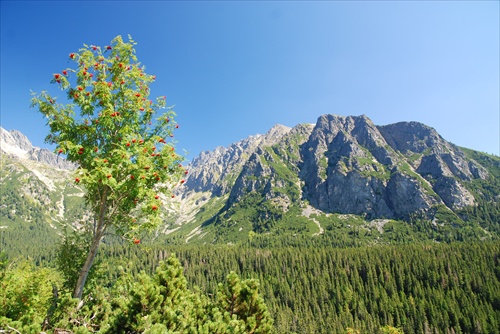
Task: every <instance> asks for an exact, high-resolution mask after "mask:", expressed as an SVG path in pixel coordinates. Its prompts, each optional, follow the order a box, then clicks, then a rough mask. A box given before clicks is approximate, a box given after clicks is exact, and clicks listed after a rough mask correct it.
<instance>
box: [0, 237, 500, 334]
mask: <svg viewBox="0 0 500 334" xmlns="http://www.w3.org/2000/svg"><path fill="white" fill-rule="evenodd" d="M68 240H69V238H68ZM259 243H260V241H259V236H257V237H256V238H254V239H253V240H252V241H248V242H247V243H244V244H240V245H234V246H228V245H224V246H223V245H216V246H213V245H212V246H189V245H184V246H183V245H179V246H168V245H165V244H158V243H156V244H155V243H149V244H148V243H141V244H138V245H129V244H123V243H120V242H113V241H112V240H108V242H107V243H105V244H104V246H103V248H102V250H101V252H100V254H99V257H98V260H97V264H96V266H95V269H94V270H93V273H92V275H91V279H90V283H89V285H88V287H87V290H86V294H85V295H86V296H87V297H86V298H84V300H83V301H84V303H83V307H81V306H80V307H78V305H76V304H75V301H73V300H72V299H71V298H70V297H69V295H68V294H67V289H66V287H65V283H69V284H70V283H71V282H70V279H71V277H72V274H71V267H74V266H70V265H69V266H66V269H65V266H64V263H66V264H68V263H69V262H72V261H79V259H78V258H75V254H78V252H77V251H78V250H77V249H75V248H71V247H72V246H71V244H62V245H60V246H59V247H62V248H64V249H66V250H67V252H64V251H60V250H61V248H60V249H59V251H58V250H57V249H52V250H51V251H49V252H47V254H46V255H45V256H43V258H38V260H37V261H33V259H32V258H30V257H28V256H27V257H26V258H27V259H28V260H21V259H20V258H17V259H16V260H10V259H9V258H8V257H7V256H5V253H4V255H3V257H2V272H1V280H2V290H1V292H0V303H1V305H2V308H1V311H0V325H1V326H2V329H4V330H7V332H9V331H8V329H9V328H16V330H20V329H22V330H21V332H23V333H24V332H26V333H38V332H39V331H41V330H42V329H43V330H49V329H51V328H58V326H59V327H60V328H64V329H70V328H73V329H74V330H75V333H86V332H87V333H88V332H103V333H114V332H122V333H141V332H150V333H156V332H158V333H161V332H166V331H165V328H167V329H169V330H171V332H179V333H198V332H199V333H203V332H206V333H252V332H255V333H268V332H276V333H348V332H351V333H387V332H390V331H391V330H392V331H393V332H396V333H397V332H400V333H499V328H500V244H499V243H498V242H474V243H466V242H464V243H449V244H440V243H413V244H394V245H375V246H370V245H365V246H360V247H351V248H338V247H336V248H333V247H321V248H320V247H314V246H307V245H304V246H303V247H284V246H279V245H277V246H273V245H267V246H266V247H259ZM73 247H77V246H73ZM75 251H76V252H75ZM30 260H31V261H30ZM68 261H69V262H68ZM80 261H81V260H80ZM33 262H36V263H37V264H38V266H34V264H33ZM68 268H69V269H68ZM162 282H163V283H162ZM162 284H164V285H163V286H164V287H163V288H162ZM68 291H69V290H68ZM230 291H232V292H230ZM234 291H238V293H239V294H238V298H239V299H238V298H235V299H234V301H238V302H236V304H238V303H239V305H240V306H239V307H235V305H236V304H235V303H233V304H232V306H231V305H229V304H227V303H226V304H224V301H226V302H227V301H228V300H229V299H230V298H227V296H228V295H231V297H236V295H237V294H236V293H234ZM65 293H66V294H65ZM162 294H163V295H162ZM159 295H162V296H161V297H159ZM224 296H226V298H224ZM239 308H245V309H246V310H247V311H246V314H247V316H243V315H241V316H239V315H237V314H238V313H237V312H236V313H235V312H232V311H231V310H233V311H234V310H235V309H239ZM166 310H168V312H170V313H169V314H171V317H170V318H169V319H170V320H169V322H167V323H161V322H158V323H156V322H155V319H159V318H158V314H159V313H161V314H165V312H167V311H166ZM168 312H167V313H168ZM201 314H202V315H203V316H202V315H201ZM233 314H236V315H233ZM155 317H156V318H155ZM232 317H234V318H232ZM249 318H251V319H250V320H249ZM148 321H149V322H148ZM259 321H261V323H260V326H257V325H256V323H258V322H259ZM153 325H154V326H153ZM16 326H17V327H16ZM162 326H165V327H162ZM252 328H260V331H259V330H257V331H253V330H252ZM146 329H148V330H149V331H147V330H146ZM120 330H121V331H120ZM155 330H157V331H155ZM11 332H12V333H14V332H15V331H14V330H12V331H11ZM167 332H168V331H167Z"/></svg>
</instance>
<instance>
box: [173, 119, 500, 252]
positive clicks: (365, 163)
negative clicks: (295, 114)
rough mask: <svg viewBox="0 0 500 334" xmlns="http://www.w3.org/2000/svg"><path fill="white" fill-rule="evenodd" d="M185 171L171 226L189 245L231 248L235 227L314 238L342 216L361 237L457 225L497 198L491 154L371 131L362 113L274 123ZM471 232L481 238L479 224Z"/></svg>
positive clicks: (415, 134) (429, 134) (413, 132)
mask: <svg viewBox="0 0 500 334" xmlns="http://www.w3.org/2000/svg"><path fill="white" fill-rule="evenodd" d="M466 152H467V153H466ZM474 155H475V157H476V160H475V159H474V158H473V156H474ZM479 157H481V159H479ZM486 161H489V162H487V163H485V162H486ZM188 168H189V170H190V176H189V178H188V179H187V181H186V187H185V189H184V190H183V191H182V193H179V195H181V196H183V200H184V202H183V205H182V208H183V210H184V212H185V213H189V214H184V215H182V214H181V215H180V216H179V219H178V221H177V223H178V226H181V224H183V225H186V223H192V224H188V225H191V226H192V227H191V229H190V230H186V229H185V230H184V231H185V236H186V239H188V240H189V241H190V242H191V241H194V240H197V239H198V240H203V242H213V240H219V241H220V239H221V238H222V239H224V241H227V242H231V238H237V239H238V238H239V237H238V236H237V235H238V234H240V235H243V236H244V237H245V236H246V234H245V233H242V232H245V231H246V232H247V233H248V232H249V231H253V232H265V233H268V234H271V235H272V234H273V233H278V234H283V233H285V232H284V231H287V230H288V231H289V232H293V234H296V231H307V233H310V234H311V235H314V234H316V235H317V234H319V233H320V232H321V233H324V231H325V227H327V226H329V227H330V229H331V230H332V231H333V232H335V229H334V228H333V227H332V226H335V224H336V223H334V221H336V220H338V219H339V217H342V215H350V216H349V217H351V218H352V219H353V221H357V219H361V223H360V226H361V227H362V228H365V229H369V230H370V231H371V230H373V228H375V226H376V227H377V230H378V231H382V232H383V229H381V228H380V225H381V224H382V225H385V224H386V223H387V222H394V221H399V222H406V225H408V224H407V223H408V222H410V223H412V224H415V223H416V222H417V221H418V222H422V221H426V222H431V223H432V224H431V225H430V227H429V229H436V230H438V229H439V228H437V227H439V226H441V227H443V226H455V227H457V228H458V226H462V225H464V224H465V225H467V222H471V221H472V220H474V219H472V216H471V214H470V213H466V212H469V211H473V208H476V211H477V208H478V207H483V206H484V205H486V204H485V203H488V204H487V205H488V207H491V210H493V211H494V212H496V210H497V209H498V202H499V198H498V196H494V195H495V192H496V195H498V194H500V186H499V183H498V182H499V180H498V175H499V174H496V173H497V171H499V170H500V159H499V158H498V157H495V156H488V155H484V154H481V153H479V152H475V151H471V150H466V149H461V148H459V147H457V146H455V145H453V144H451V143H449V142H447V141H446V140H444V139H443V138H442V137H441V136H440V135H439V134H438V133H437V132H436V131H435V130H434V129H433V128H431V127H429V126H426V125H424V124H421V123H417V122H401V123H396V124H390V125H386V126H376V125H374V124H373V122H372V121H371V120H370V119H369V118H368V117H366V116H357V117H354V116H349V117H342V116H336V115H323V116H321V117H319V118H318V120H317V123H316V125H311V124H301V125H298V126H296V127H294V128H288V127H285V126H281V125H277V126H275V127H273V128H272V129H271V130H270V131H269V132H268V133H267V134H265V135H258V136H252V137H249V138H247V139H245V140H242V141H240V142H238V143H235V144H232V145H231V146H229V147H228V148H217V149H215V150H214V151H211V152H203V153H202V154H201V155H200V156H199V157H198V158H196V159H194V160H193V162H192V163H191V165H190V166H188ZM492 171H493V173H492ZM487 185H490V188H488V186H487ZM493 189H494V190H493ZM312 213H313V216H318V217H321V219H322V220H323V221H324V222H325V226H324V227H322V226H321V224H319V223H318V220H317V219H315V218H314V219H313V218H311V217H312V215H311V214H312ZM353 215H354V216H356V217H354V216H353ZM493 215H494V213H493ZM304 218H307V220H308V221H306V220H304ZM344 218H345V216H344ZM488 219H490V220H491V219H493V218H491V217H490V218H488ZM374 220H378V221H379V223H378V224H372V223H370V222H372V221H374ZM478 220H479V218H478V219H475V220H474V221H478ZM380 221H382V222H383V223H380ZM498 221H500V220H496V222H497V223H498ZM200 224H201V225H200ZM295 225H296V226H295ZM389 225H390V224H389ZM389 225H388V226H389ZM483 225H484V224H483ZM290 226H294V227H293V228H291V229H290ZM370 226H372V228H370ZM488 226H489V225H488ZM469 227H470V226H469ZM490 227H491V226H490ZM474 228H475V229H476V230H477V231H476V232H478V231H480V232H478V233H479V234H483V232H484V227H480V226H478V225H477V224H476V225H474ZM496 228H498V224H496V225H495V224H493V229H494V230H495V231H496ZM180 231H182V229H180ZM180 231H179V232H180ZM313 231H315V232H313ZM238 232H239V233H238ZM333 232H332V233H333ZM443 233H444V232H443ZM428 235H429V236H431V235H432V233H429V234H428ZM487 235H488V232H484V235H483V236H484V237H486V236H487ZM210 236H211V237H210ZM228 236H232V237H228Z"/></svg>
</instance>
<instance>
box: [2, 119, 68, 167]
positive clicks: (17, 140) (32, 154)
mask: <svg viewBox="0 0 500 334" xmlns="http://www.w3.org/2000/svg"><path fill="white" fill-rule="evenodd" d="M0 153H2V154H3V155H6V156H8V157H10V158H14V159H18V160H31V161H36V162H40V163H42V164H46V165H48V166H50V167H53V168H56V169H63V170H70V169H74V168H75V165H74V164H72V163H70V162H68V161H66V160H65V159H64V158H62V157H60V156H58V155H56V154H54V153H52V152H51V151H49V150H47V149H45V148H39V147H35V146H33V144H32V143H31V141H30V140H29V139H28V137H26V136H25V135H24V134H22V133H21V132H19V131H17V130H12V131H7V130H5V129H3V128H2V127H0Z"/></svg>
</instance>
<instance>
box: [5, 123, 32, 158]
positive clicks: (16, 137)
mask: <svg viewBox="0 0 500 334" xmlns="http://www.w3.org/2000/svg"><path fill="white" fill-rule="evenodd" d="M32 148H33V144H31V141H30V140H29V139H28V137H26V136H25V135H24V134H22V133H21V132H19V131H17V130H11V131H7V130H5V129H4V128H2V127H0V151H1V152H2V153H4V154H8V155H10V156H14V157H16V158H19V159H23V158H27V157H28V151H29V150H31V149H32Z"/></svg>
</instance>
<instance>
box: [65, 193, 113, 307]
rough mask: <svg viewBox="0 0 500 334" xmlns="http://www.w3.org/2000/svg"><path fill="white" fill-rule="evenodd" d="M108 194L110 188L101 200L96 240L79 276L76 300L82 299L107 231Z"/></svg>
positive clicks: (95, 233)
mask: <svg viewBox="0 0 500 334" xmlns="http://www.w3.org/2000/svg"><path fill="white" fill-rule="evenodd" d="M107 193H108V188H107V187H106V188H105V189H104V193H103V196H102V198H101V204H100V209H99V218H98V222H97V228H96V229H95V232H94V240H93V241H92V245H91V246H90V249H89V253H88V255H87V259H86V260H85V263H84V264H83V267H82V270H80V274H79V276H78V282H77V283H76V287H75V291H74V292H73V297H74V298H78V299H82V295H83V288H84V286H85V282H86V281H87V277H88V275H89V271H90V268H92V264H93V263H94V259H95V256H96V255H97V250H98V249H99V244H100V243H101V240H102V237H103V236H104V232H105V230H106V226H105V222H104V218H105V214H106V200H107Z"/></svg>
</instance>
